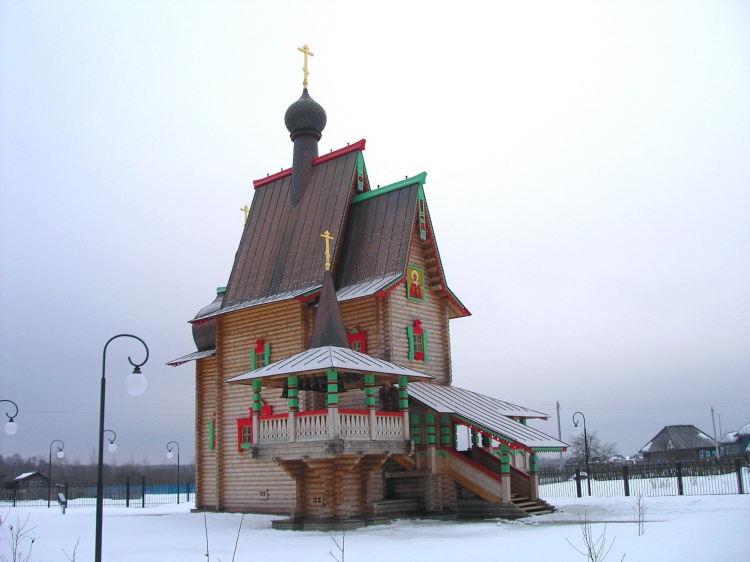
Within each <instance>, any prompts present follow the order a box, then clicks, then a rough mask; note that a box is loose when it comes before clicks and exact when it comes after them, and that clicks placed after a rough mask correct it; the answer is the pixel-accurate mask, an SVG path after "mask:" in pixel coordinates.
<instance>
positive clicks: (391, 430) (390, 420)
mask: <svg viewBox="0 0 750 562" xmlns="http://www.w3.org/2000/svg"><path fill="white" fill-rule="evenodd" d="M403 438H404V418H403V416H400V415H399V416H378V415H376V416H375V439H376V440H381V439H387V440H390V439H403Z"/></svg>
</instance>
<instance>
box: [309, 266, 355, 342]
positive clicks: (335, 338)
mask: <svg viewBox="0 0 750 562" xmlns="http://www.w3.org/2000/svg"><path fill="white" fill-rule="evenodd" d="M327 345H333V346H336V347H343V348H348V347H349V338H348V337H347V336H346V328H345V327H344V319H343V317H342V316H341V308H340V307H339V301H338V300H337V299H336V289H335V288H334V287H333V277H332V276H331V272H330V271H326V272H325V274H324V275H323V288H322V289H321V290H320V298H319V299H318V310H316V311H315V320H313V327H312V336H311V337H310V349H315V348H316V347H325V346H327Z"/></svg>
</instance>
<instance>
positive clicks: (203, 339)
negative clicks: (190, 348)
mask: <svg viewBox="0 0 750 562" xmlns="http://www.w3.org/2000/svg"><path fill="white" fill-rule="evenodd" d="M226 290H227V288H226V287H219V288H218V289H216V298H215V299H214V300H213V302H212V303H211V304H209V305H208V306H205V307H203V308H201V309H200V310H199V311H198V314H196V315H195V318H203V317H204V316H206V315H208V314H211V313H212V312H216V311H217V310H219V309H220V308H221V301H222V300H224V291H226ZM193 341H194V342H195V347H197V348H198V351H206V350H208V349H214V348H215V347H216V318H208V319H207V320H203V321H200V320H198V321H196V322H193Z"/></svg>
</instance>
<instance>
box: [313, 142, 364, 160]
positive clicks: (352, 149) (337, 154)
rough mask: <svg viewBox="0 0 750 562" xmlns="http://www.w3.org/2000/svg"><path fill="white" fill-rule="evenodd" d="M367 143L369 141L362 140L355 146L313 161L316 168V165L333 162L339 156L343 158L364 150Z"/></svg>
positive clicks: (335, 151) (351, 145)
mask: <svg viewBox="0 0 750 562" xmlns="http://www.w3.org/2000/svg"><path fill="white" fill-rule="evenodd" d="M366 142H367V141H366V140H365V139H362V140H360V141H357V142H355V143H354V144H350V145H349V146H345V147H344V148H339V149H338V150H334V151H333V152H329V153H328V154H324V155H323V156H318V157H317V158H315V159H314V160H313V166H315V164H320V163H321V162H327V161H328V160H333V159H334V158H338V157H339V156H343V155H344V154H349V153H350V152H354V151H357V150H364V149H365V143H366Z"/></svg>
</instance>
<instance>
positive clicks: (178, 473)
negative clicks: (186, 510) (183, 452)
mask: <svg viewBox="0 0 750 562" xmlns="http://www.w3.org/2000/svg"><path fill="white" fill-rule="evenodd" d="M172 443H174V444H175V446H176V447H177V505H180V444H179V443H178V442H177V441H170V442H169V443H167V458H168V459H171V458H172V457H173V456H174V453H172V447H170V445H171V444H172Z"/></svg>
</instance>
